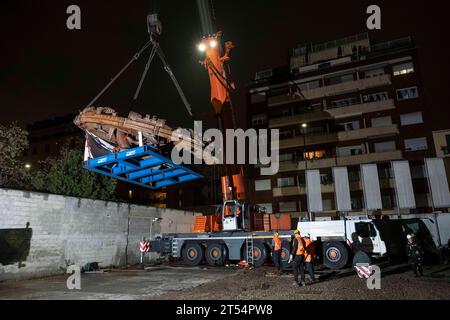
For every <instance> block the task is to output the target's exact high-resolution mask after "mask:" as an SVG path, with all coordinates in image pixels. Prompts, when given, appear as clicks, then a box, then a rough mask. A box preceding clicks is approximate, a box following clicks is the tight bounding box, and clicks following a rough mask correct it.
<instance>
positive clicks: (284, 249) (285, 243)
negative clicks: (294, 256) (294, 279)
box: [281, 241, 291, 270]
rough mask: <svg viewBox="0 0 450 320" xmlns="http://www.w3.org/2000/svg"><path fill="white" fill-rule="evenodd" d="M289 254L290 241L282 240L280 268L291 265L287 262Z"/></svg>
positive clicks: (287, 267) (286, 267)
mask: <svg viewBox="0 0 450 320" xmlns="http://www.w3.org/2000/svg"><path fill="white" fill-rule="evenodd" d="M290 254H291V243H290V242H289V241H283V242H282V244H281V269H283V270H284V269H289V268H290V267H291V265H290V264H289V263H288V262H289V256H290Z"/></svg>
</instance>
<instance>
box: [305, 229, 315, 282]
mask: <svg viewBox="0 0 450 320" xmlns="http://www.w3.org/2000/svg"><path fill="white" fill-rule="evenodd" d="M303 242H304V243H305V265H306V271H308V274H309V277H310V278H311V280H310V281H311V282H314V281H315V278H314V265H313V263H314V251H315V248H314V242H312V241H311V238H310V235H309V234H307V235H306V236H305V237H304V238H303Z"/></svg>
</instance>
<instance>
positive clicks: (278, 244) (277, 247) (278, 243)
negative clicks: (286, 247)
mask: <svg viewBox="0 0 450 320" xmlns="http://www.w3.org/2000/svg"><path fill="white" fill-rule="evenodd" d="M272 241H273V242H274V243H275V246H274V248H273V251H279V250H281V239H280V238H279V237H273V239H272Z"/></svg>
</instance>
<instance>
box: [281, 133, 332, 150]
mask: <svg viewBox="0 0 450 320" xmlns="http://www.w3.org/2000/svg"><path fill="white" fill-rule="evenodd" d="M336 142H338V136H337V133H321V134H307V135H306V136H303V135H300V136H298V137H294V138H289V139H284V140H280V150H282V149H289V148H298V147H304V146H305V145H306V146H311V145H316V144H325V143H336Z"/></svg>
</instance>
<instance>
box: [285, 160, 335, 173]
mask: <svg viewBox="0 0 450 320" xmlns="http://www.w3.org/2000/svg"><path fill="white" fill-rule="evenodd" d="M335 166H336V158H323V159H313V160H308V161H297V162H291V161H286V162H281V163H280V170H279V171H280V172H289V171H300V170H306V169H307V168H308V169H322V168H331V167H335Z"/></svg>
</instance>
